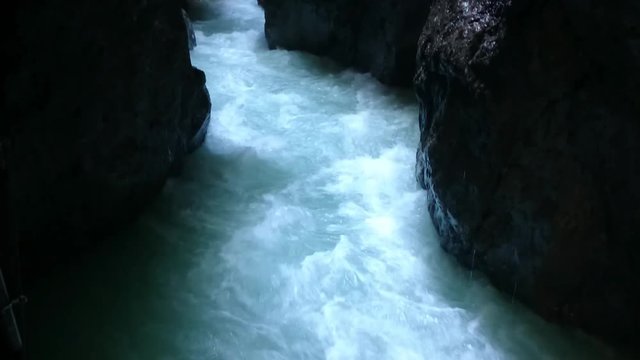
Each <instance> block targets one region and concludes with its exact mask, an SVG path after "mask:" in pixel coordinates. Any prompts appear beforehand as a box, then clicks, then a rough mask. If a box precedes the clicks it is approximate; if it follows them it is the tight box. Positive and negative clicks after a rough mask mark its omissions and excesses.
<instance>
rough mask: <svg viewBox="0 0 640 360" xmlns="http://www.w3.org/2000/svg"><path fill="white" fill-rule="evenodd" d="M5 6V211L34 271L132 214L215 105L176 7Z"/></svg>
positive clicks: (76, 1)
mask: <svg viewBox="0 0 640 360" xmlns="http://www.w3.org/2000/svg"><path fill="white" fill-rule="evenodd" d="M3 8H4V11H3V15H2V16H3V17H4V23H5V24H10V28H11V29H10V31H9V32H4V33H3V38H4V39H3V40H4V42H3V44H6V45H5V46H6V47H5V50H7V51H5V53H4V60H5V63H4V65H3V67H4V69H3V70H4V71H3V78H2V83H3V89H4V94H3V100H2V108H1V120H0V122H1V124H0V143H1V144H2V151H0V153H1V154H2V156H0V170H1V173H0V175H3V176H0V178H3V179H4V180H3V182H4V191H3V193H4V194H3V195H4V196H2V197H0V198H4V200H3V202H5V204H3V206H0V208H6V209H8V211H9V213H10V215H11V217H12V218H11V221H8V222H7V221H5V222H4V224H5V225H7V224H8V225H7V226H11V227H12V228H13V229H12V230H11V233H12V234H14V235H15V237H19V238H20V247H21V257H22V259H23V266H25V267H27V268H30V269H32V270H34V271H35V270H36V269H33V268H38V267H39V266H41V265H42V264H47V263H49V262H50V261H53V260H54V259H55V258H58V257H60V256H64V255H68V254H69V253H73V252H72V251H71V249H74V248H80V247H83V246H85V245H87V244H89V243H91V242H94V241H95V240H96V239H99V238H102V237H104V236H105V235H106V234H109V233H111V232H113V231H114V230H116V229H118V228H119V227H121V226H122V225H123V224H124V223H126V222H128V221H130V220H131V219H132V218H134V217H135V216H136V215H137V214H138V213H139V212H140V211H141V209H142V208H143V207H144V206H145V205H146V204H148V203H149V201H150V200H151V199H152V198H153V197H154V196H155V195H156V194H157V193H158V192H159V191H160V189H161V188H162V186H163V184H164V182H165V179H166V178H167V176H169V174H170V172H172V171H176V170H178V169H179V167H180V163H181V161H182V160H183V158H184V156H185V155H186V154H187V153H188V152H189V151H191V150H193V149H194V148H195V147H197V146H198V145H199V144H200V143H201V142H202V141H203V139H204V136H205V132H206V128H207V124H208V120H209V111H210V107H211V104H210V101H209V95H208V93H207V90H206V88H205V76H204V73H203V72H201V71H200V70H198V69H195V68H194V67H192V66H191V62H190V57H189V45H188V44H189V38H188V32H187V27H186V25H185V21H184V19H183V15H182V11H181V4H180V1H178V0H147V1H99V2H95V1H89V0H68V1H62V2H60V1H46V0H45V1H19V2H11V3H10V4H5V5H3ZM0 185H2V184H0ZM6 244H7V240H6V238H5V239H3V243H2V245H3V248H4V246H5V245H6ZM3 255H4V257H7V256H8V252H7V251H5V252H4V253H3ZM9 255H10V256H11V257H13V254H9ZM36 259H37V260H36ZM5 260H6V259H5Z"/></svg>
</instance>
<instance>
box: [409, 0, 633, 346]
mask: <svg viewBox="0 0 640 360" xmlns="http://www.w3.org/2000/svg"><path fill="white" fill-rule="evenodd" d="M639 29H640V3H638V2H637V1H632V0H627V1H625V0H619V1H611V2H594V1H574V0H561V1H542V0H529V1H517V2H516V1H507V0H464V1H462V0H436V1H434V3H433V5H432V7H431V10H430V14H429V17H428V19H427V21H426V25H425V27H424V31H423V33H422V36H421V38H420V44H419V52H418V73H417V75H416V77H415V85H416V89H417V94H418V97H419V99H420V102H421V109H420V129H421V142H420V148H419V150H418V154H417V168H416V170H417V171H416V172H417V177H418V180H419V182H420V184H422V186H423V187H424V188H425V189H426V190H427V191H428V199H429V200H428V201H429V208H430V212H431V216H432V218H433V220H434V223H435V225H436V228H437V230H438V232H439V234H440V236H441V241H442V246H443V248H444V249H445V250H446V251H448V252H450V253H451V254H453V255H454V256H455V257H456V258H457V259H458V260H460V261H461V262H462V263H463V264H465V265H466V266H468V267H472V268H474V269H480V270H482V271H483V272H485V273H486V274H487V275H488V277H489V278H490V279H491V281H492V282H493V283H494V284H495V285H496V286H497V287H498V288H500V289H502V290H504V291H505V292H507V293H508V294H509V295H511V294H514V296H515V297H516V298H518V299H520V300H522V301H523V302H525V303H526V304H528V305H530V306H531V307H532V308H533V309H535V310H536V311H537V312H538V313H540V314H542V315H543V316H544V317H546V318H547V319H551V320H553V321H557V322H561V323H564V324H571V325H576V326H579V327H582V328H584V329H586V330H587V331H589V332H592V333H596V334H599V335H602V336H605V337H608V338H610V339H615V340H622V341H632V339H633V337H634V336H635V334H637V331H638V330H639V329H638V324H640V316H639V308H638V306H637V304H639V303H640V296H639V290H640V277H639V276H638V274H640V251H639V250H640V241H639V240H640V239H639V235H638V234H639V232H638V230H637V226H638V224H639V223H640V206H639V204H640V186H639V185H640V67H639V66H638V64H640V30H639Z"/></svg>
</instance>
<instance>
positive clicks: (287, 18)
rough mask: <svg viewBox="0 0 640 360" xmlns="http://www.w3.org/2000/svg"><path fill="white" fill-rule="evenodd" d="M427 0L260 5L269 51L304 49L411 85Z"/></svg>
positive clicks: (282, 0) (297, 0)
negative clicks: (271, 49)
mask: <svg viewBox="0 0 640 360" xmlns="http://www.w3.org/2000/svg"><path fill="white" fill-rule="evenodd" d="M429 3H430V0H410V1H391V0H384V1H364V0H332V1H320V0H263V1H261V5H262V6H263V8H264V11H265V35H266V38H267V42H268V43H269V47H270V48H276V47H282V48H285V49H293V50H304V51H308V52H311V53H314V54H317V55H326V56H329V57H331V58H333V59H335V60H337V61H339V62H341V63H344V64H347V65H353V66H355V67H356V68H358V69H360V70H363V71H369V72H371V73H372V74H373V75H374V76H375V77H376V78H378V79H379V80H380V81H382V82H384V83H388V84H405V85H408V84H410V83H411V79H412V77H413V74H414V73H415V54H416V49H417V40H418V37H419V35H420V31H421V29H422V26H423V24H424V22H425V19H426V16H427V11H428V4H429Z"/></svg>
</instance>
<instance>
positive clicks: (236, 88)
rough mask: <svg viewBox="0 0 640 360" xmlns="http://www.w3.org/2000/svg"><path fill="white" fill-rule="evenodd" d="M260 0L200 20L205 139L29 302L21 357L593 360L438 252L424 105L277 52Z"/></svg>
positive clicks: (230, 2)
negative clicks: (117, 226) (207, 105)
mask: <svg viewBox="0 0 640 360" xmlns="http://www.w3.org/2000/svg"><path fill="white" fill-rule="evenodd" d="M255 2H256V1H255V0H244V1H238V0H221V1H218V2H217V3H216V4H217V5H216V6H217V7H216V14H215V17H214V18H213V19H212V20H210V21H207V22H203V23H198V24H196V25H195V29H196V35H197V41H198V46H197V47H196V48H195V49H194V50H193V51H192V59H193V62H194V65H196V66H198V67H199V68H201V69H203V70H204V71H205V72H206V75H207V83H208V87H209V91H210V92H211V98H212V102H213V112H212V122H211V125H210V129H209V135H208V137H207V139H206V142H205V144H204V145H203V147H202V148H201V149H199V150H198V151H197V152H196V153H195V154H193V155H192V156H191V157H190V158H189V159H188V161H187V163H186V165H185V168H184V172H183V174H182V175H181V177H179V178H175V179H172V180H170V181H169V183H168V184H167V186H166V188H165V189H164V191H163V193H162V195H161V196H160V198H159V199H158V200H157V201H155V203H154V204H153V205H152V206H151V207H150V209H149V210H148V211H147V212H146V213H145V214H144V215H143V216H142V217H141V218H140V219H139V220H138V221H137V222H136V223H135V224H134V225H132V226H131V228H130V229H128V230H126V231H125V232H124V233H123V234H120V235H118V236H117V237H116V238H114V239H110V240H109V241H107V242H104V243H103V244H102V245H100V246H99V247H98V248H97V249H95V250H93V251H91V252H89V253H87V254H86V256H84V257H82V259H81V260H78V262H76V263H73V264H70V265H68V266H66V267H64V268H61V269H58V270H56V271H53V272H52V273H51V274H49V275H48V277H46V278H45V280H43V281H42V282H41V283H40V284H38V286H37V287H36V291H35V292H34V293H33V294H31V302H30V303H29V308H28V309H29V311H30V314H31V316H30V318H31V319H47V320H46V322H38V321H37V320H32V321H30V323H29V327H30V328H29V329H28V330H29V331H28V332H29V333H30V334H31V335H30V337H29V338H28V339H27V340H28V341H29V344H30V346H31V355H32V358H33V359H47V360H51V359H83V360H84V359H87V360H90V359H118V360H127V359H141V360H146V359H154V360H155V359H162V360H165V359H166V360H169V359H228V360H235V359H252V360H253V359H274V360H276V359H332V360H333V359H335V360H338V359H341V360H342V359H344V360H347V359H375V360H378V359H399V360H404V359H406V360H411V359H455V360H459V359H536V360H538V359H590V358H593V359H602V358H607V357H613V355H612V354H610V353H609V352H608V350H607V349H606V348H605V347H603V346H601V345H599V344H598V343H597V342H596V341H594V340H591V339H590V338H588V337H586V336H584V335H581V334H580V333H578V332H576V331H570V330H566V329H562V328H560V327H558V326H555V325H552V324H548V323H546V322H544V321H543V320H541V319H540V318H538V317H537V316H535V315H533V314H532V313H531V312H529V311H528V310H527V309H525V308H524V307H523V306H521V305H519V304H518V303H517V302H515V303H514V302H513V301H512V299H511V298H510V297H509V296H508V295H504V294H501V293H499V292H497V291H496V290H494V289H493V288H492V287H491V286H490V285H489V284H488V282H487V281H486V280H485V279H484V278H483V277H482V276H481V275H480V274H477V273H472V272H470V271H468V270H465V269H463V268H461V267H460V266H458V265H457V264H456V263H455V261H453V260H452V258H450V257H449V256H447V255H446V254H445V253H444V252H443V251H442V250H441V249H440V247H439V245H438V240H437V237H436V234H435V233H434V230H433V228H432V225H431V222H430V220H429V215H428V212H427V209H426V198H425V197H426V193H424V192H423V191H421V190H420V189H419V188H418V186H417V185H416V181H415V178H414V175H413V167H414V163H415V149H416V146H417V143H418V136H419V134H418V126H417V114H418V110H417V104H416V101H415V98H414V96H413V95H412V93H411V91H409V90H399V89H390V88H387V87H385V86H383V85H381V84H379V83H378V82H377V81H376V80H375V79H373V78H372V77H370V76H369V75H366V74H359V73H356V72H354V71H351V70H346V69H344V68H343V67H340V66H338V65H336V64H334V63H332V62H330V61H328V60H324V59H321V58H318V57H315V56H312V55H308V54H304V53H299V52H289V51H284V50H277V51H269V50H268V49H267V45H266V42H265V40H264V34H263V14H262V10H261V9H260V8H259V7H258V6H257V5H256V4H255Z"/></svg>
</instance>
